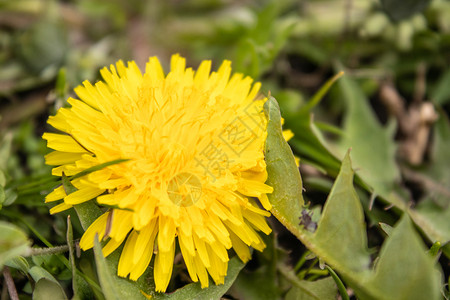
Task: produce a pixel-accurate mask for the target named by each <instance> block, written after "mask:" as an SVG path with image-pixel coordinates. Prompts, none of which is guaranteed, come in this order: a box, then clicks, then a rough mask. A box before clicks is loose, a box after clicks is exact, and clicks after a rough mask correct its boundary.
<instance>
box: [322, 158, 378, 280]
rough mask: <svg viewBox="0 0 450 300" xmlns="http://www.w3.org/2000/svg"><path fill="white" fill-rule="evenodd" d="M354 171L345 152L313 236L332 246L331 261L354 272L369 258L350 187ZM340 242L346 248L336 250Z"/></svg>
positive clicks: (360, 212)
mask: <svg viewBox="0 0 450 300" xmlns="http://www.w3.org/2000/svg"><path fill="white" fill-rule="evenodd" d="M353 174H354V172H353V170H352V167H351V161H350V152H347V155H346V156H345V158H344V160H343V161H342V167H341V171H340V172H339V175H338V177H337V178H336V181H335V183H334V185H333V187H332V189H331V192H330V194H329V196H328V199H327V202H326V203H325V206H324V209H323V212H322V218H321V219H320V221H319V223H318V227H317V231H316V232H315V234H314V238H315V243H316V244H317V245H318V246H319V247H322V248H324V249H327V248H328V249H335V251H334V253H333V259H334V260H336V261H338V262H339V263H340V264H342V265H345V266H346V268H348V269H351V270H352V271H353V272H362V271H363V270H365V269H367V268H368V265H369V262H370V259H369V255H368V250H367V237H366V231H365V223H364V211H363V208H362V206H361V203H360V201H359V198H358V195H357V194H356V191H355V189H354V188H353ZM342 245H345V247H346V249H345V250H344V251H339V248H341V247H342Z"/></svg>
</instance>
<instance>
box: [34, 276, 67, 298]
mask: <svg viewBox="0 0 450 300" xmlns="http://www.w3.org/2000/svg"><path fill="white" fill-rule="evenodd" d="M48 299H58V300H64V299H67V296H66V294H65V293H64V290H63V288H62V287H61V285H60V284H59V283H57V282H56V283H55V282H54V281H51V280H48V279H47V278H41V279H39V281H38V282H36V285H35V287H34V291H33V300H48Z"/></svg>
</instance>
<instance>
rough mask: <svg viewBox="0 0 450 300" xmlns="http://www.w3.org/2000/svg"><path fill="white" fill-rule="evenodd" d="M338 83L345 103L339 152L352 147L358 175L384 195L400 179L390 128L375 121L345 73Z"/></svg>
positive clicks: (376, 191)
mask: <svg viewBox="0 0 450 300" xmlns="http://www.w3.org/2000/svg"><path fill="white" fill-rule="evenodd" d="M337 68H338V69H342V67H341V66H338V67H337ZM338 86H339V88H340V90H341V92H342V96H343V98H344V99H345V101H346V102H345V103H346V105H347V106H346V107H347V112H346V114H345V117H344V125H343V131H344V132H345V135H343V136H342V139H341V140H340V141H339V146H340V148H341V151H342V152H344V151H347V149H349V148H352V153H351V157H352V162H353V167H354V168H355V169H358V175H359V176H360V177H361V178H362V179H363V180H364V181H365V182H366V183H368V184H369V185H370V186H371V187H372V188H373V189H374V190H375V193H376V194H378V195H381V196H383V197H386V198H387V197H389V195H390V193H391V192H392V191H393V189H394V184H395V183H396V182H397V181H398V180H399V178H400V172H399V169H398V167H397V164H396V162H395V152H396V145H395V143H394V139H393V135H394V127H393V126H388V127H387V128H384V127H383V126H382V125H381V124H380V123H379V122H378V120H377V119H376V116H375V114H374V113H373V111H372V110H371V108H370V106H369V104H368V101H367V98H366V96H365V95H364V93H363V92H362V90H361V89H360V87H358V86H357V84H356V83H355V82H354V81H353V80H352V79H351V78H350V77H349V76H344V77H343V78H341V79H340V80H339V82H338Z"/></svg>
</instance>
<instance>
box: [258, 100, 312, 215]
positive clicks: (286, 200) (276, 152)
mask: <svg viewBox="0 0 450 300" xmlns="http://www.w3.org/2000/svg"><path fill="white" fill-rule="evenodd" d="M264 113H265V114H266V117H267V120H268V124H267V139H266V146H265V157H266V163H267V172H268V173H269V174H271V175H272V176H269V178H268V179H267V182H266V183H267V184H268V185H270V186H271V187H273V192H272V194H270V200H271V201H270V202H271V204H272V206H273V208H272V213H273V214H274V215H275V216H276V217H277V218H278V219H279V218H285V219H286V222H288V223H290V224H298V223H299V221H300V220H299V217H300V216H301V211H302V206H303V204H304V201H303V196H302V179H301V177H300V173H299V171H298V168H297V166H296V164H295V159H294V155H293V154H292V150H291V148H290V147H289V145H288V144H287V143H286V141H285V140H284V137H283V134H282V131H281V116H280V108H279V107H278V103H277V101H276V100H275V99H274V98H273V97H270V98H269V100H267V101H266V103H265V104H264ZM279 212H288V214H284V215H280V214H279Z"/></svg>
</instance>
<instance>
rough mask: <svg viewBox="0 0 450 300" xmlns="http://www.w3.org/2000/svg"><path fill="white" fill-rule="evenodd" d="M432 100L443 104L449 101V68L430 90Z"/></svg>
mask: <svg viewBox="0 0 450 300" xmlns="http://www.w3.org/2000/svg"><path fill="white" fill-rule="evenodd" d="M431 100H433V102H435V103H437V104H440V105H444V104H446V103H448V102H449V101H450V69H448V70H447V71H445V73H444V74H443V75H442V76H441V78H440V79H439V81H438V84H437V86H436V88H434V89H433V90H432V92H431Z"/></svg>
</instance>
